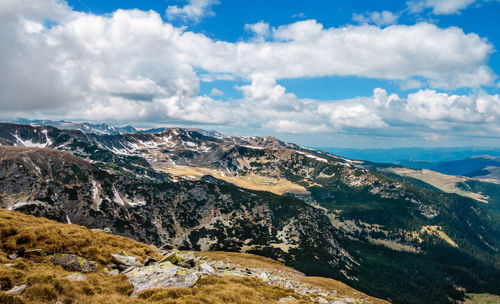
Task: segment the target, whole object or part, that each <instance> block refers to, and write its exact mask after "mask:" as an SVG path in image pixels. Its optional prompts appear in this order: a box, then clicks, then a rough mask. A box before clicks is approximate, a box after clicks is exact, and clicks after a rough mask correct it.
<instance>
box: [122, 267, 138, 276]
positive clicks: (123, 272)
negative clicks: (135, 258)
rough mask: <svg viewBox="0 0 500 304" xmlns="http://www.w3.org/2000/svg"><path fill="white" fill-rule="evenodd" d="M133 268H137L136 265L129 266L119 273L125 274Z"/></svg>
mask: <svg viewBox="0 0 500 304" xmlns="http://www.w3.org/2000/svg"><path fill="white" fill-rule="evenodd" d="M135 268H137V267H135V266H130V267H128V268H127V269H125V270H123V271H122V272H121V274H126V273H128V272H130V271H132V270H133V269H135Z"/></svg>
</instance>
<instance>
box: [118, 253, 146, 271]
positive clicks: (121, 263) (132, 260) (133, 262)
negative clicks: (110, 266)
mask: <svg viewBox="0 0 500 304" xmlns="http://www.w3.org/2000/svg"><path fill="white" fill-rule="evenodd" d="M111 258H112V259H113V262H114V263H115V264H117V265H118V267H119V268H120V269H122V270H125V269H127V268H129V267H131V266H134V267H141V266H143V265H142V264H141V262H139V260H138V259H137V258H136V257H133V256H128V255H124V254H111Z"/></svg>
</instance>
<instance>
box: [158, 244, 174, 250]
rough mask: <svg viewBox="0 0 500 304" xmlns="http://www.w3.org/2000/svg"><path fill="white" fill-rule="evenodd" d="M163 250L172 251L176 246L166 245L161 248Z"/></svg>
mask: <svg viewBox="0 0 500 304" xmlns="http://www.w3.org/2000/svg"><path fill="white" fill-rule="evenodd" d="M160 249H161V250H172V249H174V245H172V244H170V243H165V244H163V245H162V246H161V247H160Z"/></svg>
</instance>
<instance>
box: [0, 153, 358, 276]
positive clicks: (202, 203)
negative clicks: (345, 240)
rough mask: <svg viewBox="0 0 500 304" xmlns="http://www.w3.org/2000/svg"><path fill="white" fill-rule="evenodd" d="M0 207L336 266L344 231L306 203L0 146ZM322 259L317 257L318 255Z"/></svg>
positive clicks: (204, 246) (151, 239) (143, 236)
mask: <svg viewBox="0 0 500 304" xmlns="http://www.w3.org/2000/svg"><path fill="white" fill-rule="evenodd" d="M0 189H2V192H1V194H0V204H1V205H2V207H4V208H7V209H13V210H17V211H21V212H24V213H27V214H33V215H37V216H44V217H47V218H50V219H54V220H58V221H61V222H71V223H76V224H80V225H85V226H87V227H90V228H109V229H110V230H111V231H112V232H114V233H117V234H120V235H124V236H130V237H132V238H135V239H138V240H141V241H145V242H148V243H152V244H157V245H159V244H162V243H163V242H166V241H169V242H172V243H174V244H175V245H177V246H179V247H181V248H185V249H188V248H192V249H197V250H231V251H246V252H255V253H261V254H265V255H268V256H271V257H274V258H276V259H280V260H283V261H286V262H288V263H289V264H291V265H296V266H298V267H300V264H301V263H305V261H307V260H310V258H311V257H310V256H311V255H314V256H317V257H318V259H317V260H313V261H311V265H315V264H317V265H316V267H318V268H321V267H328V268H330V269H336V268H338V269H341V268H342V267H344V266H345V265H347V264H346V263H350V262H349V260H348V258H347V257H348V254H347V252H345V250H344V249H343V248H342V245H341V242H342V241H341V234H340V233H339V232H338V231H337V230H336V229H335V228H334V227H333V226H331V225H330V222H329V220H328V218H327V217H326V216H325V215H324V214H323V213H322V212H321V211H320V210H317V209H315V208H313V207H311V206H308V205H307V204H305V203H304V202H302V201H300V200H298V199H294V198H290V197H281V196H277V195H273V194H270V193H261V192H254V191H249V190H245V189H241V188H238V187H236V186H234V185H230V184H217V183H208V182H203V181H189V180H179V181H175V180H169V177H168V175H165V179H164V181H162V182H157V181H155V180H150V179H140V178H139V179H138V178H136V177H135V176H129V175H118V174H114V173H108V172H106V171H104V170H102V169H99V168H97V167H95V166H94V165H92V164H90V163H89V162H87V161H85V160H83V159H81V158H78V157H75V156H73V155H71V154H68V153H65V152H60V151H55V150H49V149H43V148H21V147H0ZM319 257H321V259H319Z"/></svg>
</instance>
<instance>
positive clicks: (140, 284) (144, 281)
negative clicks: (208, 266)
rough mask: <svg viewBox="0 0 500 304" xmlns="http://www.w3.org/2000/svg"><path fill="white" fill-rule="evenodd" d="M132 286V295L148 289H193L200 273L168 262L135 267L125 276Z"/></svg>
mask: <svg viewBox="0 0 500 304" xmlns="http://www.w3.org/2000/svg"><path fill="white" fill-rule="evenodd" d="M126 276H127V278H128V281H129V282H130V283H131V284H132V285H133V286H134V293H133V294H136V293H138V292H141V291H143V290H147V289H150V288H167V287H183V288H186V287H193V286H194V285H195V284H196V282H197V281H198V280H199V278H200V276H201V273H200V272H198V271H196V270H194V269H186V268H181V267H179V266H175V265H172V263H170V262H164V263H159V264H156V265H151V266H144V267H137V268H134V269H133V270H131V271H130V272H128V273H127V274H126Z"/></svg>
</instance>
